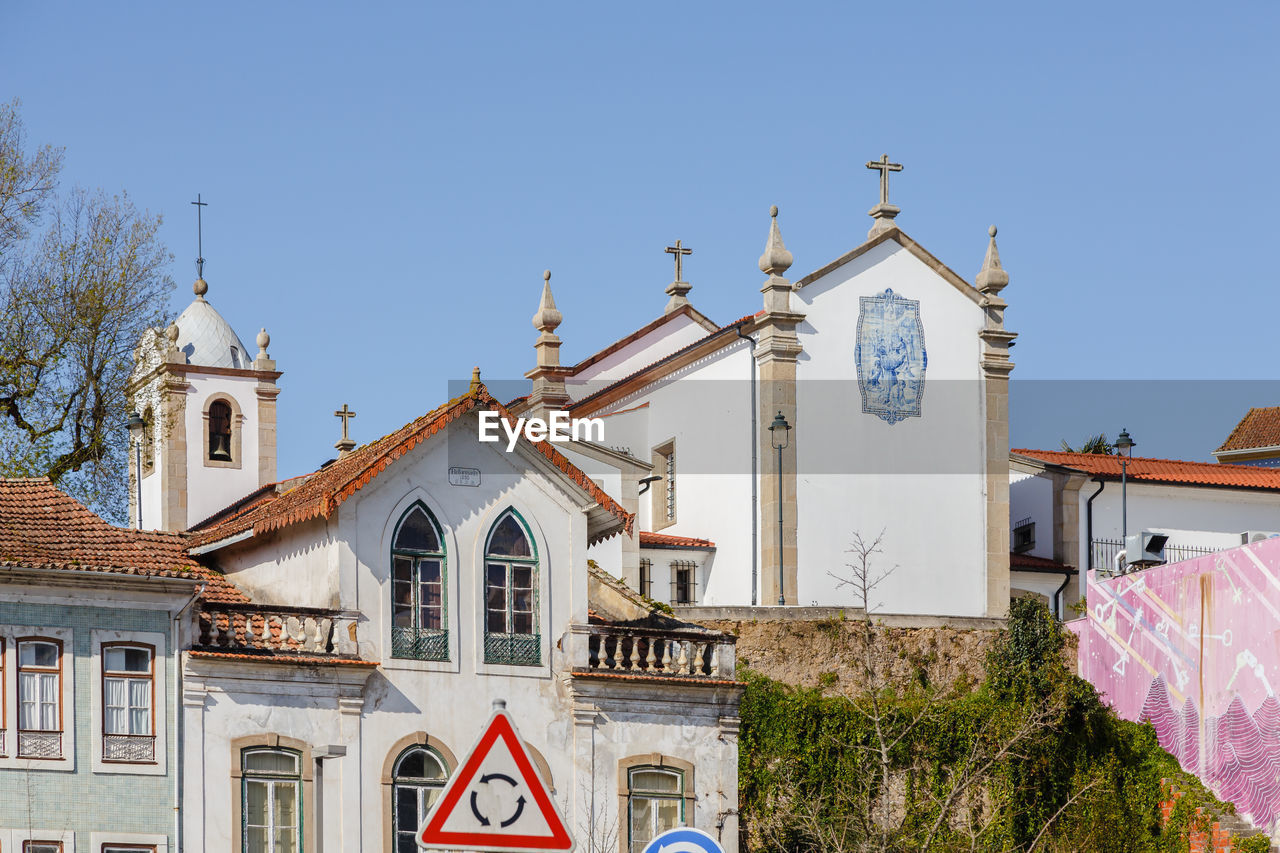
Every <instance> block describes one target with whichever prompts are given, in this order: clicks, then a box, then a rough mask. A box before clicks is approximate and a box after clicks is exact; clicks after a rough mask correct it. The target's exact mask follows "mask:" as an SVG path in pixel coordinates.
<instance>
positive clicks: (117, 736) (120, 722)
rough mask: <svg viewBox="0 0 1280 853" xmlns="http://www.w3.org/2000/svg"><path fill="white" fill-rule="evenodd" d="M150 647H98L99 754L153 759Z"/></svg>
mask: <svg viewBox="0 0 1280 853" xmlns="http://www.w3.org/2000/svg"><path fill="white" fill-rule="evenodd" d="M154 658H155V655H154V651H153V649H152V648H151V647H150V646H143V645H124V644H113V645H106V646H103V647H102V706H103V707H102V758H103V760H104V761H154V760H155V737H154V735H155V729H154V725H155V717H154V714H153V712H152V709H153V706H154V698H155V679H154V668H153V664H154Z"/></svg>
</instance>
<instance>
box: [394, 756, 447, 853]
mask: <svg viewBox="0 0 1280 853" xmlns="http://www.w3.org/2000/svg"><path fill="white" fill-rule="evenodd" d="M448 780H449V764H448V762H446V761H445V760H444V756H442V755H441V754H440V753H438V752H436V751H435V750H434V749H432V748H431V747H429V746H423V745H421V744H414V745H413V746H411V747H409V748H408V749H406V750H405V751H404V752H402V753H400V755H399V756H398V757H397V758H396V763H395V766H394V769H393V770H392V771H391V825H392V832H393V833H394V834H395V842H394V844H395V847H394V853H419V849H420V848H419V847H418V842H417V835H418V828H419V827H420V826H421V825H422V821H423V820H424V819H425V818H426V816H427V812H429V811H430V810H431V807H432V806H433V805H435V802H436V800H438V799H439V798H440V792H441V791H443V790H444V786H445V783H446V782H447V781H448Z"/></svg>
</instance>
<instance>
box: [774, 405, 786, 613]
mask: <svg viewBox="0 0 1280 853" xmlns="http://www.w3.org/2000/svg"><path fill="white" fill-rule="evenodd" d="M769 440H770V441H771V442H772V443H773V447H774V449H775V450H777V451H778V604H779V605H783V604H786V603H787V599H786V596H785V595H784V594H783V588H784V587H783V583H784V580H783V578H784V576H783V574H782V451H783V450H785V449H786V447H787V445H788V444H790V443H791V424H789V423H787V419H786V418H784V417H783V416H782V412H778V414H776V415H775V416H774V418H773V423H771V424H769Z"/></svg>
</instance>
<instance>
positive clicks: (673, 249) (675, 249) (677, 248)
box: [663, 240, 693, 281]
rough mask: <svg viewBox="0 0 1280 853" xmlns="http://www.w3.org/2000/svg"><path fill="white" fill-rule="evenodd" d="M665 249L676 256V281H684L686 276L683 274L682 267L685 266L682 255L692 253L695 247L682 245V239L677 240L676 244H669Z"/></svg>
mask: <svg viewBox="0 0 1280 853" xmlns="http://www.w3.org/2000/svg"><path fill="white" fill-rule="evenodd" d="M663 251H665V252H666V253H667V254H668V255H675V256H676V281H684V277H683V276H682V275H681V267H682V266H683V263H682V262H683V258H682V257H681V256H682V255H692V254H693V249H686V248H684V247H683V246H681V245H680V241H679V240H677V241H676V244H675V245H674V246H668V247H667V248H666V249H664V250H663Z"/></svg>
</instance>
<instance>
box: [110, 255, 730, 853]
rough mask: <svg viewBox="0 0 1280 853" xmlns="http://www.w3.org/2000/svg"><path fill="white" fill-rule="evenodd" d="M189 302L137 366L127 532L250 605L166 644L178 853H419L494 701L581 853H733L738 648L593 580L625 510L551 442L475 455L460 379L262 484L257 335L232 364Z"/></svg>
mask: <svg viewBox="0 0 1280 853" xmlns="http://www.w3.org/2000/svg"><path fill="white" fill-rule="evenodd" d="M195 290H196V295H197V298H196V301H195V303H193V305H192V306H191V307H190V308H188V309H187V311H186V312H184V313H183V314H182V315H181V317H180V318H179V320H178V321H177V327H176V328H174V327H171V328H170V329H169V330H167V331H166V332H165V333H164V334H155V335H148V336H147V337H146V338H145V339H144V341H143V342H142V345H141V347H140V348H139V355H138V367H137V371H136V372H135V375H134V384H133V394H134V399H135V400H136V401H137V405H138V409H139V411H140V412H145V415H144V421H145V422H146V424H147V426H146V429H145V430H144V431H143V434H142V441H143V444H144V447H143V448H141V452H140V453H139V454H138V460H139V461H140V463H141V465H140V466H139V465H138V464H134V465H132V466H131V469H132V470H131V482H132V485H133V487H134V488H133V489H132V490H131V491H132V492H133V494H134V500H133V505H132V511H133V518H134V523H135V524H140V525H141V526H144V527H159V528H164V529H170V530H175V531H185V532H186V535H187V540H186V541H187V546H188V548H187V553H188V554H189V555H190V557H192V558H194V559H196V560H198V561H199V562H200V564H201V565H202V566H203V567H205V568H207V569H209V570H212V571H215V572H217V573H219V577H221V578H224V579H225V581H226V582H227V583H229V584H230V585H232V586H233V587H234V588H235V589H236V590H238V591H239V593H241V594H242V596H243V599H244V600H243V601H239V602H232V601H209V600H204V601H202V602H201V604H200V606H199V607H197V608H194V609H193V614H194V615H193V616H192V622H191V624H190V626H189V630H188V636H187V638H186V641H185V643H184V645H183V652H182V655H181V658H180V669H181V697H180V704H181V708H180V712H181V713H180V714H179V715H178V717H177V720H176V726H177V732H178V737H179V740H180V744H181V756H182V757H181V761H180V766H181V793H180V795H179V798H178V799H179V802H180V804H181V810H182V816H181V821H182V827H183V831H184V832H183V834H184V837H185V840H186V849H189V850H192V849H199V850H210V851H213V850H234V851H243V853H285V851H307V853H320V851H322V850H328V851H339V850H341V851H344V853H345V851H380V853H384V852H386V851H395V853H408V851H414V850H417V849H418V848H417V847H416V842H415V840H414V837H415V832H416V830H417V828H418V825H419V823H420V822H421V821H422V819H423V818H424V817H425V815H426V812H427V810H428V808H429V807H430V805H431V803H432V802H433V801H434V799H435V797H436V796H437V795H438V793H439V791H440V789H441V788H442V786H443V785H444V783H445V781H446V780H447V779H448V777H449V776H450V774H451V773H453V772H454V770H456V769H457V767H458V763H459V761H461V760H462V759H464V758H465V755H466V753H467V751H468V750H469V748H470V747H471V746H472V744H473V742H474V741H475V739H476V738H477V737H478V736H479V734H480V729H481V727H482V725H483V724H484V722H485V720H486V719H487V718H488V717H489V714H490V710H491V708H492V707H493V703H494V700H496V699H501V700H503V701H505V703H506V707H507V710H508V711H509V712H510V713H511V715H512V716H513V717H514V718H515V719H516V721H517V723H518V727H519V731H520V734H521V736H522V738H523V740H524V742H525V743H526V744H527V746H528V747H529V751H530V753H531V754H532V755H533V756H534V759H535V763H536V765H537V767H538V770H539V773H540V774H541V776H542V778H543V779H544V781H545V782H546V783H547V785H549V786H550V788H551V789H552V792H553V797H554V798H555V800H556V802H557V803H558V805H559V807H560V809H561V811H562V812H563V813H564V815H565V818H566V821H567V823H568V825H569V829H570V831H571V832H572V833H573V834H574V836H575V839H576V842H577V844H578V848H579V849H580V850H592V851H602V853H614V851H616V852H617V853H627V851H638V850H640V849H641V848H642V847H643V846H644V844H645V843H646V842H647V841H648V839H649V838H651V837H653V835H654V834H655V833H657V832H660V831H661V830H663V829H664V828H668V827H672V826H677V825H689V826H694V827H697V828H700V829H703V830H705V831H707V832H709V833H711V834H712V835H714V836H716V837H717V838H719V839H720V841H721V843H722V844H723V845H724V846H725V847H726V849H727V850H730V851H736V849H737V803H738V794H737V728H738V718H737V714H738V711H737V708H738V700H739V696H740V693H741V690H742V685H741V684H740V683H739V682H737V681H736V680H735V676H734V669H735V658H734V644H733V637H731V636H727V635H724V634H721V633H718V632H715V631H711V630H708V629H704V628H701V627H700V626H697V625H693V624H689V623H684V622H680V621H678V620H675V619H672V618H670V617H667V616H664V615H662V614H661V613H660V612H656V611H654V609H653V608H651V607H650V606H648V605H647V604H645V603H644V602H643V600H642V599H641V598H640V597H639V596H638V595H637V594H636V593H635V592H634V591H631V590H629V589H627V588H626V587H625V586H623V585H622V584H620V583H618V582H617V581H616V580H614V579H613V578H610V577H609V576H608V575H607V574H606V573H605V572H604V571H603V570H601V569H599V568H597V567H596V566H594V565H592V564H590V562H589V559H590V553H589V549H590V548H591V547H592V546H593V545H598V544H600V543H603V542H607V541H609V540H610V539H617V538H618V537H620V536H623V535H627V534H628V533H629V532H630V531H632V530H633V529H634V521H635V520H634V515H633V513H631V512H628V511H627V510H625V509H624V508H623V507H622V506H621V505H620V504H619V503H618V502H617V501H616V500H614V499H613V498H612V497H611V496H610V495H609V494H608V493H607V492H606V491H605V490H604V489H602V488H601V487H600V486H599V485H597V483H596V482H595V481H594V480H593V479H592V478H591V477H590V476H588V474H587V473H585V472H584V471H583V470H582V469H580V468H579V467H578V466H577V465H575V464H574V463H573V462H572V461H571V460H570V459H568V458H567V457H566V456H564V455H562V454H561V453H560V452H558V451H557V450H556V449H555V447H553V446H552V445H551V444H550V443H548V442H537V443H533V442H529V441H527V440H524V439H521V440H520V441H518V442H516V444H515V445H514V447H512V448H511V450H510V451H508V449H507V448H506V446H504V445H502V444H488V443H482V442H480V441H479V440H478V427H477V420H478V418H479V415H480V414H481V413H482V412H496V413H498V415H499V416H502V417H508V416H509V413H508V412H507V410H506V409H505V408H504V407H503V406H502V405H501V404H500V403H499V402H498V401H496V400H494V399H493V397H491V396H490V395H489V393H488V391H487V389H486V388H485V386H484V385H483V384H482V383H481V382H480V380H479V375H478V371H477V374H476V376H475V377H473V381H472V384H471V387H470V388H469V389H468V390H467V391H466V393H464V394H462V395H460V396H458V397H456V398H455V399H453V400H450V401H448V402H447V403H445V404H444V405H442V406H440V407H439V408H437V409H435V410H433V411H431V412H429V413H427V414H425V415H423V416H422V417H420V418H417V419H416V420H414V421H412V422H410V423H409V424H406V425H404V426H403V427H401V428H399V429H397V430H394V431H392V432H391V433H389V434H388V435H386V436H384V437H382V438H380V439H378V440H376V441H373V442H370V443H368V444H365V445H363V446H360V447H354V442H351V443H350V444H347V443H345V442H340V447H341V450H342V452H341V453H340V455H339V457H338V458H337V459H335V460H332V461H331V462H330V463H326V465H324V466H322V468H321V469H320V470H318V471H315V472H312V473H309V474H306V475H303V476H301V477H295V478H292V479H288V480H285V481H280V482H277V481H276V480H275V447H276V434H275V413H274V406H275V398H276V395H277V394H278V393H279V389H278V387H277V385H276V379H277V378H278V377H279V376H280V375H281V374H280V373H279V372H278V371H277V370H276V365H275V362H274V361H273V360H271V358H270V356H269V355H268V354H267V352H266V347H267V345H268V343H269V338H268V337H267V336H266V333H265V332H262V333H260V334H259V336H258V339H257V343H258V346H259V353H258V354H257V357H256V358H254V359H250V358H249V357H248V356H247V355H246V354H245V351H244V348H243V345H241V344H240V343H239V339H238V337H236V335H235V333H234V332H233V331H232V330H231V329H230V327H229V326H228V325H227V324H226V322H225V321H224V320H223V319H222V318H221V316H219V315H218V314H217V312H216V311H215V310H214V309H213V307H212V306H211V305H210V304H209V303H208V301H207V300H206V299H205V294H206V293H207V290H208V286H207V284H206V283H205V282H204V281H203V280H201V281H198V282H197V284H196V288H195ZM193 318H194V321H193ZM183 323H191V325H192V328H190V329H186V330H184V329H183V328H182V324H183ZM602 453H604V455H603V456H602V458H606V459H611V458H612V457H609V456H608V454H607V453H605V452H603V451H602ZM614 461H616V460H614ZM475 784H477V785H487V784H489V783H487V782H484V781H483V780H482V781H478V782H476V783H475ZM507 793H508V794H510V796H511V797H514V796H516V794H519V793H520V792H519V790H515V791H513V792H507ZM490 795H492V796H498V794H496V793H493V792H492V791H489V790H488V789H487V788H486V793H485V796H490ZM510 811H511V814H516V811H515V810H510ZM527 819H529V818H528V815H526V816H525V817H520V816H516V817H511V818H510V820H512V821H520V820H527ZM504 825H505V824H504ZM520 827H521V824H520V823H518V822H517V823H516V824H515V828H514V829H513V831H515V830H518V829H520Z"/></svg>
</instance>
